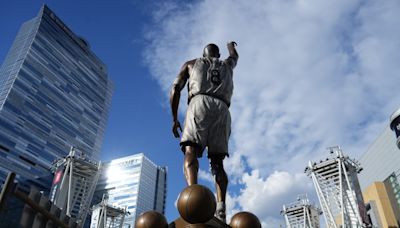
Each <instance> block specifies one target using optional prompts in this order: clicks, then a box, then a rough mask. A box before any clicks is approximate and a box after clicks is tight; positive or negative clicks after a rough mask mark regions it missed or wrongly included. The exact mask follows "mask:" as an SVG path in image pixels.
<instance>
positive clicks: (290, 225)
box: [281, 195, 322, 228]
mask: <svg viewBox="0 0 400 228" xmlns="http://www.w3.org/2000/svg"><path fill="white" fill-rule="evenodd" d="M281 213H282V214H283V215H284V216H285V222H286V228H319V227H320V224H319V215H320V214H321V213H322V212H321V210H320V209H319V208H317V207H315V206H314V205H312V204H311V202H310V201H309V200H308V198H307V195H303V196H299V197H298V198H297V201H296V202H293V203H290V204H286V205H283V211H282V212H281Z"/></svg>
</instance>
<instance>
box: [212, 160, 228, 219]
mask: <svg viewBox="0 0 400 228" xmlns="http://www.w3.org/2000/svg"><path fill="white" fill-rule="evenodd" d="M210 165H211V172H212V174H213V176H214V178H215V187H216V189H217V211H216V216H217V217H218V218H219V219H220V220H221V221H223V222H225V218H226V214H225V198H226V189H227V187H228V176H227V175H226V172H225V170H224V163H223V158H221V157H216V158H215V157H214V158H213V157H211V158H210Z"/></svg>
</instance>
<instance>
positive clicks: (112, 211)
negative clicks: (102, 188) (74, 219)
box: [90, 195, 129, 228]
mask: <svg viewBox="0 0 400 228" xmlns="http://www.w3.org/2000/svg"><path fill="white" fill-rule="evenodd" d="M92 211H93V213H92V221H91V224H90V228H122V227H123V225H124V221H125V216H126V215H127V214H129V212H127V210H126V207H125V208H117V207H113V206H111V205H109V204H108V197H107V196H106V195H103V199H102V201H101V202H100V203H99V204H97V205H94V206H93V209H92Z"/></svg>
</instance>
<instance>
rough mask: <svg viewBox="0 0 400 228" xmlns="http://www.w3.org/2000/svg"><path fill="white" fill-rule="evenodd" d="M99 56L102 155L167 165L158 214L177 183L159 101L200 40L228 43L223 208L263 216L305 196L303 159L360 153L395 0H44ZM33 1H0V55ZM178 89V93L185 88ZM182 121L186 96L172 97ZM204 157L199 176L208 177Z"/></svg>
mask: <svg viewBox="0 0 400 228" xmlns="http://www.w3.org/2000/svg"><path fill="white" fill-rule="evenodd" d="M47 3H48V5H49V7H50V8H51V9H52V10H53V11H55V13H56V14H57V15H58V16H59V17H60V18H61V19H62V20H63V21H64V22H65V23H66V24H67V25H68V26H69V27H70V28H71V29H72V30H73V31H74V32H75V33H77V34H80V35H82V36H83V37H85V38H86V39H87V40H88V41H89V43H90V44H91V47H92V49H93V51H94V52H95V53H96V54H97V55H98V56H99V57H100V58H101V59H102V60H103V61H104V62H105V63H106V64H107V65H108V71H109V75H110V77H111V79H112V80H113V81H114V82H115V92H114V96H113V101H112V107H111V111H110V116H109V121H108V126H107V129H106V135H105V140H104V145H103V153H102V158H103V159H104V160H109V159H112V158H116V157H120V156H124V155H129V154H132V153H138V152H144V153H145V154H146V155H147V156H148V157H149V158H150V159H152V160H153V161H155V162H156V163H157V164H159V165H166V166H168V168H169V176H168V178H169V180H168V184H169V185H168V200H167V218H168V220H169V221H171V220H172V219H174V218H175V217H177V215H178V214H177V212H176V210H175V208H174V202H175V200H176V197H177V195H178V193H179V192H180V190H181V189H182V188H183V187H184V185H185V184H184V178H183V175H182V167H181V163H182V158H183V157H182V154H181V152H180V151H179V148H178V141H177V140H176V139H174V138H173V137H172V134H171V124H172V123H171V115H170V110H169V106H168V102H167V97H168V91H169V89H170V86H171V82H172V81H173V79H174V78H175V76H176V74H177V72H178V70H179V68H180V66H181V65H182V64H183V62H184V61H186V60H188V59H193V58H196V57H199V56H200V55H201V50H202V48H203V47H204V45H206V44H207V43H210V42H214V43H216V44H217V45H219V46H220V49H221V52H222V56H223V57H226V55H227V50H226V47H225V45H226V43H227V42H228V41H231V40H234V41H236V42H237V43H238V47H237V49H238V52H239V55H240V59H239V62H238V65H237V68H236V69H235V72H234V83H235V90H234V95H233V101H232V106H231V114H232V135H231V140H230V152H231V156H230V158H229V159H226V160H225V165H226V167H227V171H228V174H229V177H230V180H231V185H230V187H229V195H228V205H227V207H228V215H229V216H230V215H232V214H233V213H235V212H237V211H239V210H249V211H252V212H254V213H255V214H256V215H257V216H259V217H260V219H261V220H262V222H263V227H279V224H283V221H282V217H281V216H280V214H279V211H280V210H281V208H282V204H284V203H289V202H292V201H294V200H295V199H296V197H297V195H298V194H303V193H308V194H309V196H310V197H311V198H314V199H315V194H314V190H313V186H312V183H311V180H310V179H309V178H308V177H306V176H305V175H304V173H303V170H304V168H305V166H306V165H307V162H308V161H309V160H320V159H324V158H325V157H326V156H327V154H328V153H327V152H326V150H325V148H326V147H329V146H333V145H341V146H342V148H343V150H344V152H345V153H346V154H349V155H350V156H351V157H355V158H357V157H359V156H360V155H361V154H362V153H363V152H364V151H365V150H366V149H367V147H368V145H369V144H371V142H372V141H373V140H374V139H375V138H376V137H377V135H378V134H379V133H380V132H382V131H383V129H384V128H385V127H387V124H388V119H389V116H390V114H391V113H392V112H393V111H394V110H395V109H397V108H398V107H399V104H400V96H397V94H396V93H395V92H396V91H397V90H398V85H399V84H400V77H399V71H400V68H399V64H398V60H399V59H400V27H399V26H398V25H399V24H400V14H399V13H398V12H400V3H399V2H398V1H397V0H380V1H373V0H352V1H349V0H326V1H320V0H307V1H305V0H287V1H282V0H254V1H252V3H251V4H249V3H248V1H240V0H220V1H211V0H205V1H173V0H171V1H112V2H111V1H47ZM41 4H42V1H19V0H17V1H7V2H6V1H2V2H1V3H0V41H1V42H0V60H1V61H2V60H4V56H5V55H6V52H7V51H8V49H9V47H10V46H11V43H12V41H13V39H14V37H15V35H16V33H17V30H18V28H19V26H20V25H21V23H22V22H24V21H26V20H28V19H30V18H32V17H33V16H35V15H36V14H37V12H38V10H39V8H40V6H41ZM185 96H186V95H185V93H184V94H183V98H182V99H185V98H184V97H185ZM181 103H182V104H183V105H182V106H181V112H180V113H181V121H183V119H182V114H183V113H184V109H185V104H184V103H185V101H184V100H182V102H181ZM210 180H211V177H210V175H209V172H208V166H207V161H206V159H202V160H201V171H200V181H201V182H202V183H204V184H207V185H209V186H210V187H211V188H212V189H213V187H212V183H211V181H210Z"/></svg>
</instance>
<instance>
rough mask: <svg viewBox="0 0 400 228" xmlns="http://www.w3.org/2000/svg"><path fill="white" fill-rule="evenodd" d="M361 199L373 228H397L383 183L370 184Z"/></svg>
mask: <svg viewBox="0 0 400 228" xmlns="http://www.w3.org/2000/svg"><path fill="white" fill-rule="evenodd" d="M363 197H364V201H365V203H366V208H367V213H368V216H369V218H370V220H371V222H372V225H374V227H392V228H396V227H397V228H398V227H399V226H398V224H397V221H396V216H395V212H394V211H393V208H392V206H391V204H390V199H389V195H388V193H387V191H386V187H385V184H384V183H382V182H374V183H372V184H371V185H370V186H368V187H367V188H366V189H365V190H364V191H363Z"/></svg>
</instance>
